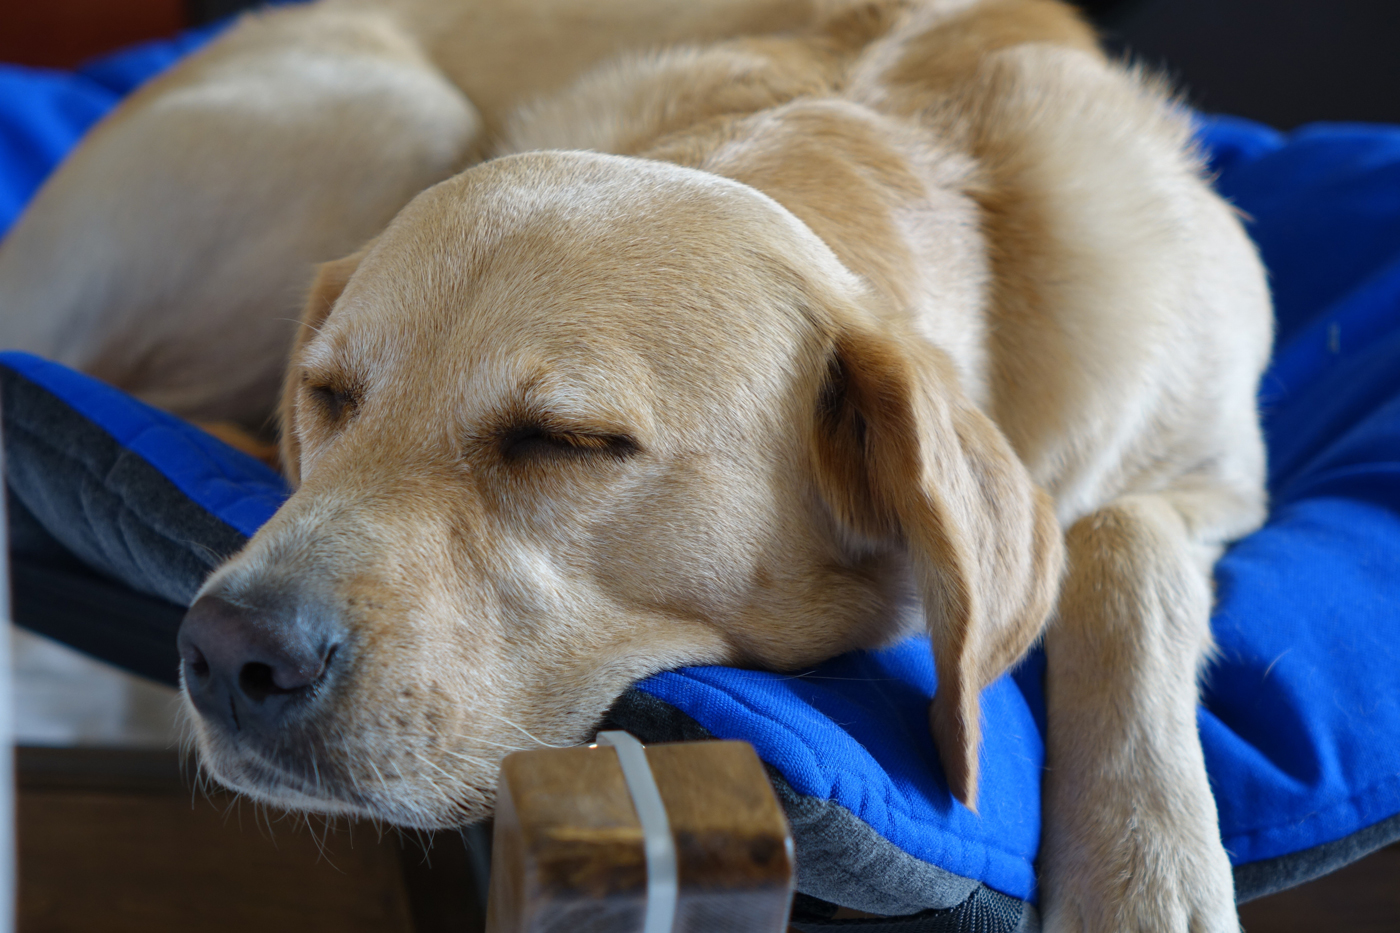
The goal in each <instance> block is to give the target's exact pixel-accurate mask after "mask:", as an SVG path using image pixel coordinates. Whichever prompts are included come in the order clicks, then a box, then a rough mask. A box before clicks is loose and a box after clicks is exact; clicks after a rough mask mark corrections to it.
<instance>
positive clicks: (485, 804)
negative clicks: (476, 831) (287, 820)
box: [195, 723, 495, 830]
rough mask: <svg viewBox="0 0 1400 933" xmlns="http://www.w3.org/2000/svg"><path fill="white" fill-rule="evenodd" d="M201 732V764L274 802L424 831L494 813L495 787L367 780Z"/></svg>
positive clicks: (235, 787) (240, 789)
mask: <svg viewBox="0 0 1400 933" xmlns="http://www.w3.org/2000/svg"><path fill="white" fill-rule="evenodd" d="M195 732H196V745H197V750H198V758H199V767H200V769H201V770H202V771H203V772H204V773H205V774H207V775H208V776H209V777H211V778H213V779H214V780H215V781H217V782H218V783H219V784H221V785H223V786H224V787H226V788H228V789H229V790H232V791H234V792H236V793H239V794H242V795H244V796H246V797H249V798H250V799H252V800H255V801H257V802H258V803H263V804H267V805H268V806H272V807H277V808H280V809H283V810H290V811H294V812H300V813H316V814H321V815H324V816H331V817H345V818H347V819H369V820H375V821H379V822H385V823H389V824H392V825H395V826H402V827H405V828H408V829H421V830H437V829H452V828H456V827H460V826H464V825H467V824H470V823H476V822H479V821H481V820H484V819H487V818H488V817H490V816H491V812H492V803H493V801H494V796H495V788H494V787H490V788H478V787H470V788H464V789H465V790H467V791H468V792H467V793H464V794H462V795H461V796H462V798H463V799H456V798H453V797H450V796H448V795H447V794H445V793H444V792H443V791H442V790H441V789H440V788H438V787H436V786H434V785H433V784H432V783H431V782H427V781H422V780H416V781H415V780H402V781H399V780H396V781H395V783H394V784H393V785H391V784H390V783H388V782H387V781H383V780H382V778H377V779H376V780H375V781H374V782H365V781H360V780H355V779H351V778H348V777H347V776H346V775H345V774H344V773H343V769H342V768H340V767H338V766H337V765H336V764H335V763H334V762H333V761H330V760H325V761H320V762H318V763H317V764H316V765H315V766H314V767H313V766H311V765H309V764H308V763H307V761H309V758H308V759H307V760H306V761H304V760H303V759H301V758H300V757H299V756H293V755H290V754H282V755H278V756H270V755H268V754H266V753H264V752H260V751H258V750H256V749H249V748H241V747H238V746H237V745H236V744H235V743H233V742H230V741H229V740H228V739H227V738H225V737H223V736H221V735H219V734H217V733H216V732H214V731H213V730H211V729H209V728H208V727H207V726H205V725H204V724H203V723H197V724H196V727H195ZM369 770H371V771H377V770H378V769H374V768H371V769H369ZM375 785H377V786H375Z"/></svg>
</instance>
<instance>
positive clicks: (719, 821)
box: [487, 742, 793, 933]
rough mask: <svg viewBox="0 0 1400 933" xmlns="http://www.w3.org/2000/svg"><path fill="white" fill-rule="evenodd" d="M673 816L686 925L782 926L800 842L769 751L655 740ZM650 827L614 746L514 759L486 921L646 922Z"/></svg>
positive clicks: (545, 931) (651, 751) (543, 928)
mask: <svg viewBox="0 0 1400 933" xmlns="http://www.w3.org/2000/svg"><path fill="white" fill-rule="evenodd" d="M647 759H648V761H649V763H650V764H651V769H652V774H653V775H654V777H655V779H656V783H657V787H658V789H659V790H660V792H661V798H662V801H663V802H664V803H665V805H666V811H667V816H668V818H669V819H670V821H671V830H672V835H673V837H674V839H675V842H676V853H677V861H678V868H679V877H680V897H679V900H678V903H677V908H676V925H675V929H676V931H677V933H688V931H697V933H698V931H702V930H703V931H712V930H727V931H732V933H749V931H752V933H760V931H761V933H781V931H782V930H783V929H784V928H785V926H786V922H787V912H788V904H789V901H790V899H791V890H792V887H791V886H792V876H793V858H792V841H791V837H790V835H789V833H788V828H787V821H786V819H785V817H784V816H783V812H782V808H781V807H780V806H779V805H778V802H777V799H776V798H775V797H774V796H773V791H772V788H771V786H770V784H769V782H768V776H767V774H766V773H765V771H764V769H763V766H762V764H761V763H760V762H759V760H758V756H757V755H755V754H754V752H753V749H752V747H751V746H749V745H748V744H746V743H743V742H697V743H677V744H670V745H653V746H650V747H648V749H647ZM645 906H646V859H645V853H644V849H643V838H642V827H641V823H640V821H639V820H638V818H637V815H636V811H635V809H634V807H633V805H632V799H631V796H630V795H629V793H628V791H627V785H626V782H625V780H624V778H623V775H622V768H621V766H620V765H619V764H618V761H617V755H616V753H615V752H614V751H613V750H612V749H611V748H607V747H603V748H570V749H542V750H538V751H530V752H520V753H517V754H514V755H511V756H509V757H508V758H506V760H505V763H504V764H503V765H502V768H501V783H500V790H499V796H498V798H497V805H496V834H495V846H494V850H493V853H492V882H491V899H490V905H489V908H488V918H487V929H488V930H490V931H494V933H564V931H568V933H585V931H594V930H596V931H599V933H602V931H607V933H629V931H637V930H640V929H641V927H642V918H643V913H644V910H645Z"/></svg>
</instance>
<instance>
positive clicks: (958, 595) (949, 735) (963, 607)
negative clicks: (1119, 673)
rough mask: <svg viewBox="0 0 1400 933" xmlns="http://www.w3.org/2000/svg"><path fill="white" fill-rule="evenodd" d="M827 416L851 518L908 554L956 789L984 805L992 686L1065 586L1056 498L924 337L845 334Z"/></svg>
mask: <svg viewBox="0 0 1400 933" xmlns="http://www.w3.org/2000/svg"><path fill="white" fill-rule="evenodd" d="M817 418H818V424H817V427H816V431H815V432H814V434H813V437H814V446H815V450H814V458H815V461H816V465H817V474H818V481H819V484H820V487H821V491H822V494H823V496H824V497H825V499H826V501H827V503H828V505H829V506H830V508H831V509H832V511H833V513H834V514H835V516H836V518H837V520H838V522H840V523H841V524H842V525H844V526H845V528H846V529H847V530H848V531H850V532H854V533H855V534H857V535H860V536H862V537H865V538H866V539H872V540H877V541H900V542H902V543H903V545H904V547H905V548H906V549H907V551H908V555H909V562H910V567H911V569H912V571H913V575H914V580H915V583H916V584H917V587H918V593H919V596H920V598H921V599H922V600H923V605H924V612H925V614H926V617H927V622H928V630H929V635H930V637H931V639H932V642H933V654H934V661H935V667H936V670H937V672H938V686H937V690H936V692H935V695H934V698H933V703H932V704H931V706H930V709H929V724H930V727H931V728H932V731H933V737H934V742H935V744H936V745H937V746H938V754H939V758H940V759H941V760H942V762H943V769H944V771H945V772H946V774H947V778H948V786H949V789H950V790H951V791H952V793H953V795H954V796H955V797H957V798H958V799H959V800H961V801H963V803H965V804H967V805H968V806H969V807H973V808H974V809H975V807H976V804H977V776H978V750H979V743H980V740H981V724H980V721H979V715H980V705H979V694H980V693H981V690H982V688H983V687H985V686H987V684H989V683H990V682H991V681H992V680H994V679H996V678H997V677H998V676H1000V675H1001V674H1002V673H1003V672H1004V671H1006V670H1007V668H1008V667H1010V666H1011V665H1012V664H1013V663H1015V662H1016V660H1017V659H1018V658H1019V657H1020V656H1021V655H1022V653H1024V652H1025V651H1026V650H1027V649H1028V648H1029V647H1030V646H1031V644H1032V643H1033V642H1034V641H1035V639H1036V638H1037V637H1039V634H1040V632H1041V629H1042V628H1043V626H1044V624H1045V621H1046V619H1047V617H1048V616H1049V614H1050V611H1051V609H1052V608H1053V606H1054V600H1055V596H1056V592H1057V590H1058V586H1059V579H1060V571H1061V568H1062V565H1063V561H1064V554H1063V551H1064V548H1063V542H1062V539H1061V533H1060V528H1059V525H1058V523H1057V522H1056V520H1055V515H1054V511H1053V509H1052V507H1051V502H1050V497H1049V496H1047V495H1046V494H1045V493H1044V492H1043V491H1042V490H1040V489H1039V488H1037V487H1036V486H1035V485H1034V484H1033V483H1032V482H1031V479H1030V476H1029V474H1028V473H1027V472H1026V469H1025V467H1024V466H1023V465H1022V464H1021V462H1020V460H1019V459H1018V458H1017V457H1016V455H1015V453H1014V452H1013V451H1012V449H1011V446H1010V444H1009V443H1008V442H1007V440H1006V438H1005V437H1004V436H1003V435H1002V434H1001V432H1000V431H999V430H998V429H997V428H996V426H995V425H994V424H993V423H992V422H991V420H990V419H989V418H987V417H986V416H985V415H983V414H982V413H981V412H980V411H978V410H977V409H976V408H975V407H974V406H973V405H972V404H971V402H970V401H969V400H968V399H967V398H966V396H965V395H964V394H963V392H962V390H961V389H960V388H959V386H958V379H957V374H956V371H955V370H954V368H953V365H952V362H951V360H950V359H949V358H948V357H947V355H946V354H944V353H942V352H941V351H939V350H937V349H936V348H934V347H933V346H931V345H929V344H927V343H926V342H925V341H923V340H921V339H919V338H916V337H910V338H908V339H906V340H902V341H898V340H896V339H894V338H892V337H890V336H887V335H885V334H883V333H875V332H872V331H862V330H860V329H847V330H844V331H842V332H841V333H839V334H838V335H837V336H836V337H835V338H834V346H833V347H832V349H831V353H830V357H829V359H828V374H827V379H826V384H825V386H824V388H823V391H822V395H821V398H820V400H819V402H818V414H817Z"/></svg>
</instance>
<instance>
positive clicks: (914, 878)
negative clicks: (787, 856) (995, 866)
mask: <svg viewBox="0 0 1400 933" xmlns="http://www.w3.org/2000/svg"><path fill="white" fill-rule="evenodd" d="M606 721H607V723H608V724H609V725H616V726H618V727H620V728H623V729H626V730H628V731H629V732H632V733H633V734H634V735H636V736H637V737H638V738H641V739H642V740H643V741H653V742H658V741H700V740H705V739H714V738H715V736H714V735H712V734H711V733H710V732H709V731H708V730H707V729H705V728H704V727H703V726H701V725H700V724H699V723H698V722H696V721H695V720H694V719H692V718H691V717H690V716H688V715H686V714H685V713H683V712H681V711H680V710H678V709H676V708H675V707H673V706H671V705H670V704H669V703H666V702H664V701H662V700H659V699H657V698H656V697H653V696H651V695H650V694H647V693H643V692H642V691H640V690H637V689H635V688H633V689H631V690H628V691H627V692H626V693H624V694H623V695H622V696H621V697H620V698H619V699H618V701H617V703H616V704H615V705H614V706H613V708H612V710H611V711H610V712H609V714H608V716H607V720H606ZM765 767H766V768H767V770H768V774H769V778H770V779H771V780H772V782H773V789H774V791H775V793H776V794H777V796H778V800H779V802H780V803H781V804H782V806H783V809H784V810H785V811H786V812H787V815H788V821H789V823H790V824H791V826H792V833H793V840H794V843H795V845H796V848H797V851H798V852H799V853H801V857H800V858H799V859H798V866H797V890H798V891H799V892H801V893H802V894H806V895H808V896H810V897H815V898H818V899H820V900H822V901H826V902H828V903H830V904H837V905H840V906H843V907H849V908H852V909H855V910H862V911H866V912H868V913H873V914H885V915H890V916H892V917H898V916H901V915H904V916H907V915H910V914H917V913H920V912H923V911H927V910H931V909H932V910H949V909H951V908H954V907H957V906H959V905H961V904H963V903H965V902H966V901H967V900H968V899H969V898H970V897H971V896H972V895H973V893H974V892H976V891H977V890H978V889H982V890H984V891H986V892H987V894H988V895H989V896H992V897H995V898H1005V899H1006V901H1007V902H1009V903H1014V904H1017V905H1020V908H1021V910H1020V920H1019V926H1017V927H1016V928H1015V929H1017V930H1025V931H1027V933H1032V931H1034V930H1036V929H1038V928H1039V922H1038V919H1037V918H1036V916H1035V911H1034V910H1028V909H1027V908H1028V907H1029V905H1027V904H1026V903H1025V902H1024V901H1019V900H1017V899H1016V898H1011V897H1009V896H1008V895H1005V894H1002V893H1000V892H998V891H993V890H991V889H990V888H986V887H985V886H984V885H982V884H981V883H980V882H978V881H975V880H973V879H970V878H964V877H962V876H961V875H956V874H953V873H952V872H950V871H947V870H946V869H943V868H939V867H938V866H936V865H931V864H929V863H928V862H924V861H921V860H919V859H917V858H915V857H913V856H912V855H909V854H908V853H907V852H904V851H903V850H901V849H900V848H898V847H897V846H895V845H894V844H893V843H892V842H890V841H889V840H887V839H885V838H884V837H883V836H881V835H880V834H879V833H877V832H875V830H873V829H871V828H870V827H869V826H868V825H866V823H865V822H864V821H862V820H861V819H860V818H858V817H857V816H856V815H855V814H853V813H851V812H850V811H849V810H847V809H846V808H845V807H843V806H841V805H840V804H836V803H833V802H831V801H828V800H821V799H818V798H814V797H808V796H806V795H803V794H799V793H798V792H797V791H796V790H795V789H794V788H793V787H792V785H791V784H789V783H788V781H787V779H786V778H784V777H783V776H782V774H780V773H779V772H778V771H777V770H775V769H774V768H773V767H772V766H771V765H767V764H766V763H765ZM813 853H820V854H821V858H820V859H819V860H818V859H813V857H812V856H813ZM854 865H859V866H861V867H860V870H859V871H856V870H855V869H853V868H852V867H851V866H854ZM1027 923H1030V924H1031V925H1030V926H1027ZM1008 933H1009V931H1008Z"/></svg>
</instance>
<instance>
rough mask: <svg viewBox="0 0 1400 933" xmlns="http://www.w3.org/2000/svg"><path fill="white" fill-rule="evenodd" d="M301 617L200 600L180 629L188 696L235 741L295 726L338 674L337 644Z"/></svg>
mask: <svg viewBox="0 0 1400 933" xmlns="http://www.w3.org/2000/svg"><path fill="white" fill-rule="evenodd" d="M318 628H320V626H309V625H307V624H306V623H305V622H304V620H303V618H302V614H300V613H296V612H292V613H287V612H279V611H257V610H254V609H249V608H246V607H243V606H239V605H236V604H234V603H232V602H229V601H228V600H225V599H222V598H220V597H218V596H213V595H208V596H203V597H201V598H200V599H199V600H198V601H196V602H195V604H194V605H193V606H191V607H190V611H189V612H188V613H186V615H185V620H184V622H183V623H182V624H181V625H180V634H179V649H180V658H181V661H182V665H183V668H184V670H183V673H184V680H185V689H186V691H187V692H188V693H189V696H190V699H191V700H192V701H193V702H194V705H195V707H196V708H197V709H198V710H199V712H200V713H201V715H203V716H204V717H205V718H206V719H208V720H210V721H211V722H212V723H215V724H218V725H220V726H222V727H224V728H226V729H228V730H229V731H230V732H231V733H246V732H248V731H254V732H270V731H272V730H275V729H276V728H278V727H279V726H282V725H285V724H286V723H287V721H288V720H289V719H291V718H294V717H295V715H296V712H297V711H298V710H299V709H301V708H303V707H305V706H306V705H307V702H309V701H310V700H311V699H313V698H314V696H315V695H316V693H318V692H319V689H320V688H321V687H322V686H323V685H324V684H325V683H326V682H327V681H328V680H329V679H330V677H331V676H332V673H333V668H334V661H335V657H336V653H337V650H338V648H339V644H338V642H336V641H335V640H334V639H330V638H327V637H325V633H324V632H321V631H317V630H316V629H318Z"/></svg>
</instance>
